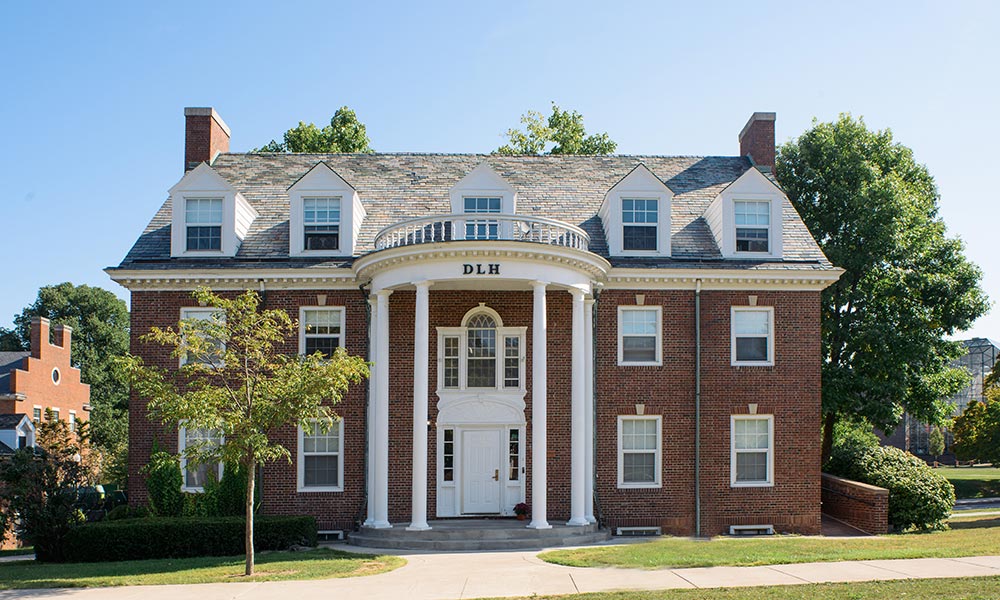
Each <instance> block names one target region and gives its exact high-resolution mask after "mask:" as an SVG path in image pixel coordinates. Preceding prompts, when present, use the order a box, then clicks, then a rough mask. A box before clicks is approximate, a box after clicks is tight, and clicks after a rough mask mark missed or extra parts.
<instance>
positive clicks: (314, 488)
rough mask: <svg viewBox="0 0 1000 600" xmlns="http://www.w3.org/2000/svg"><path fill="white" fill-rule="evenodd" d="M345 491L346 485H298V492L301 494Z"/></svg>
mask: <svg viewBox="0 0 1000 600" xmlns="http://www.w3.org/2000/svg"><path fill="white" fill-rule="evenodd" d="M343 491H344V486H318V485H315V486H308V487H305V486H301V485H300V486H299V487H298V492H299V493H300V494H314V493H316V494H322V493H330V492H343Z"/></svg>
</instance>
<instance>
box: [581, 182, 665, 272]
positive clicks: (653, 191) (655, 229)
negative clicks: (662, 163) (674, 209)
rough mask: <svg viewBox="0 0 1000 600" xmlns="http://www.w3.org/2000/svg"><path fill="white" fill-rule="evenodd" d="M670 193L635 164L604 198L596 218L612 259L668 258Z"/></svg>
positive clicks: (662, 184) (661, 183)
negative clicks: (616, 257)
mask: <svg viewBox="0 0 1000 600" xmlns="http://www.w3.org/2000/svg"><path fill="white" fill-rule="evenodd" d="M673 197H674V193H673V192H672V191H671V190H670V188H668V187H667V186H666V185H664V183H663V181H661V180H660V178H659V177H657V176H656V175H654V174H653V173H652V172H651V171H650V170H649V169H648V168H646V166H645V165H643V164H638V165H636V166H635V168H634V169H632V170H631V171H630V172H629V173H628V175H626V176H625V177H623V178H622V179H621V181H619V182H618V183H616V184H615V185H614V186H613V187H612V188H611V189H610V190H608V193H607V194H606V195H605V197H604V202H603V203H602V204H601V209H600V211H599V213H598V215H599V216H600V217H601V223H602V224H603V225H604V235H605V236H606V237H607V239H608V250H609V251H610V253H611V255H612V256H651V257H657V256H670V203H671V201H672V200H673Z"/></svg>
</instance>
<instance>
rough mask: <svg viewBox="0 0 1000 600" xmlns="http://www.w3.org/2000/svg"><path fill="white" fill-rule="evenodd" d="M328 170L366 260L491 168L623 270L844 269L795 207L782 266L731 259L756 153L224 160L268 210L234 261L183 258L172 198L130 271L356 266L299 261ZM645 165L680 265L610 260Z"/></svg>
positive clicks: (529, 210) (530, 204)
mask: <svg viewBox="0 0 1000 600" xmlns="http://www.w3.org/2000/svg"><path fill="white" fill-rule="evenodd" d="M320 162H323V163H325V164H326V165H327V166H328V167H329V168H330V169H332V170H333V171H334V172H335V173H336V174H337V175H338V176H340V177H341V178H342V179H343V180H344V181H346V182H347V183H348V184H349V185H351V186H352V187H353V188H354V189H355V190H357V193H358V195H359V197H360V199H361V202H362V203H363V205H364V207H365V210H366V211H367V217H366V218H365V221H364V223H363V224H362V226H361V230H360V232H359V239H358V244H357V247H358V253H359V254H365V253H367V252H370V251H372V250H374V241H375V236H376V234H377V233H378V232H379V231H380V230H381V229H382V228H384V227H387V226H390V225H393V224H396V223H399V222H401V221H405V220H407V219H414V218H420V217H426V216H429V215H434V214H441V215H443V214H448V213H450V212H451V208H450V204H449V191H450V189H451V188H452V187H453V186H455V185H456V184H457V183H458V182H459V181H460V180H461V179H462V178H463V177H465V176H466V175H467V174H468V173H470V172H471V171H472V170H473V169H475V168H476V167H477V166H478V165H480V164H482V163H483V162H486V163H487V164H488V165H489V166H490V167H491V168H492V169H494V170H495V171H496V172H497V173H498V174H499V175H500V176H501V177H502V178H503V179H504V180H505V181H506V182H508V183H509V184H510V185H511V186H512V187H513V188H514V190H515V191H516V193H517V210H516V212H517V214H519V215H527V216H533V217H546V218H550V219H556V220H559V221H563V222H566V223H569V224H572V225H576V226H579V227H581V228H582V229H583V230H585V231H586V232H587V233H588V234H589V235H590V238H591V243H590V250H591V251H592V252H594V253H596V254H599V255H602V256H604V257H605V258H608V259H609V260H610V262H611V264H612V265H613V266H616V267H628V268H643V267H648V268H684V267H692V268H726V269H733V268H736V269H740V268H746V269H754V268H767V269H775V268H778V269H780V268H790V269H817V270H829V269H833V266H832V265H831V264H830V262H829V261H828V260H827V259H826V257H825V256H824V255H823V253H822V251H821V250H820V248H819V246H818V245H817V244H816V241H815V240H814V239H813V237H812V235H811V234H810V233H809V231H808V229H807V228H806V226H805V225H804V224H803V222H802V220H801V218H800V217H799V215H798V213H797V212H796V211H795V209H794V208H793V207H792V205H791V203H789V202H788V201H787V200H784V199H783V200H782V201H783V203H784V206H783V219H782V220H783V223H782V227H783V241H784V249H783V253H782V258H781V259H780V260H776V259H763V260H733V259H723V257H722V254H721V252H720V249H719V247H718V244H717V243H716V241H715V238H714V237H713V235H712V232H711V230H710V228H709V225H708V223H707V222H706V220H705V218H704V216H703V215H704V214H705V210H706V209H707V208H708V206H709V204H711V202H712V201H713V200H714V199H715V198H716V196H718V194H719V193H720V192H721V191H722V190H724V189H725V188H726V187H728V186H729V185H730V184H732V183H733V182H734V181H736V180H737V179H738V178H739V177H740V176H741V175H743V174H744V173H746V172H747V171H748V170H749V169H754V168H756V167H754V166H753V165H752V163H751V161H750V160H749V159H747V158H746V157H723V156H703V157H699V156H624V155H618V156H567V155H542V156H500V155H483V154H254V153H247V154H233V153H230V154H220V155H219V156H218V157H216V159H215V160H214V161H213V162H212V165H211V166H212V168H213V169H214V170H215V172H217V173H218V174H219V175H220V176H221V177H222V178H223V179H224V180H225V181H226V182H228V183H229V184H230V185H232V186H233V188H234V189H235V190H236V191H238V192H239V193H240V194H242V196H243V197H244V198H246V200H247V201H248V202H249V203H250V205H251V206H252V207H253V208H254V209H256V210H257V212H258V213H259V216H258V217H257V218H256V219H255V220H254V222H253V224H252V225H251V226H250V230H249V231H248V232H247V235H246V237H245V239H244V240H243V242H242V245H241V246H240V248H239V251H238V252H237V254H236V256H235V257H234V258H216V259H201V258H199V259H173V260H171V259H170V228H171V201H170V199H169V198H168V199H167V200H166V201H165V202H164V203H163V205H162V206H161V207H160V209H159V210H158V211H157V213H156V215H155V216H154V217H153V220H152V221H151V222H150V223H149V225H148V226H147V227H146V229H145V231H144V232H143V233H142V235H141V236H140V238H139V240H138V241H137V242H136V243H135V245H134V246H133V247H132V249H131V250H130V251H129V253H128V255H127V256H126V257H125V259H124V261H123V262H122V263H121V265H120V266H119V268H121V269H130V270H131V269H171V268H178V269H190V268H212V269H214V268H265V269H267V268H296V267H302V268H309V267H349V266H350V265H351V263H352V262H353V258H346V259H345V258H290V257H289V198H288V194H287V190H288V188H289V187H291V186H292V185H293V184H294V183H295V182H296V181H298V180H299V179H300V178H301V177H303V176H304V175H305V174H306V173H307V172H309V171H310V170H311V169H313V168H314V167H315V166H316V165H317V164H319V163H320ZM640 165H642V166H645V167H646V168H647V169H649V171H650V172H651V173H653V174H654V175H655V176H656V177H657V178H659V179H660V181H662V182H663V183H664V185H666V186H667V187H668V188H669V189H670V190H671V191H672V192H673V193H674V198H673V201H672V206H671V213H672V214H671V256H670V257H669V258H663V257H657V258H653V257H650V258H644V257H611V256H609V255H608V245H607V240H606V239H605V234H604V230H603V228H602V225H601V220H600V217H598V210H599V209H600V207H601V203H602V202H603V200H604V198H605V195H606V194H607V193H608V191H609V190H610V189H611V188H612V187H613V186H614V185H615V184H616V183H618V182H619V181H621V180H622V178H624V177H625V176H626V175H628V173H629V172H631V171H632V170H633V169H635V168H637V167H638V166H640ZM765 175H766V176H768V177H769V178H770V179H771V181H772V182H773V181H774V179H773V177H771V176H770V174H769V173H765Z"/></svg>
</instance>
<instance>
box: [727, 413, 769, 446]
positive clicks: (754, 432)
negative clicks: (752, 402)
mask: <svg viewBox="0 0 1000 600" xmlns="http://www.w3.org/2000/svg"><path fill="white" fill-rule="evenodd" d="M767 429H768V421H767V419H737V420H736V421H735V422H734V430H733V432H734V435H733V437H734V439H735V443H736V449H737V450H767V449H768V446H769V439H768V438H769V436H768V431H767Z"/></svg>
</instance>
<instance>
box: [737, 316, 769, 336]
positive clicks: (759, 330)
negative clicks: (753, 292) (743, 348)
mask: <svg viewBox="0 0 1000 600" xmlns="http://www.w3.org/2000/svg"><path fill="white" fill-rule="evenodd" d="M770 320H771V312H770V311H767V310H737V311H736V312H734V313H733V330H734V331H735V332H736V335H767V334H768V333H770Z"/></svg>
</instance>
